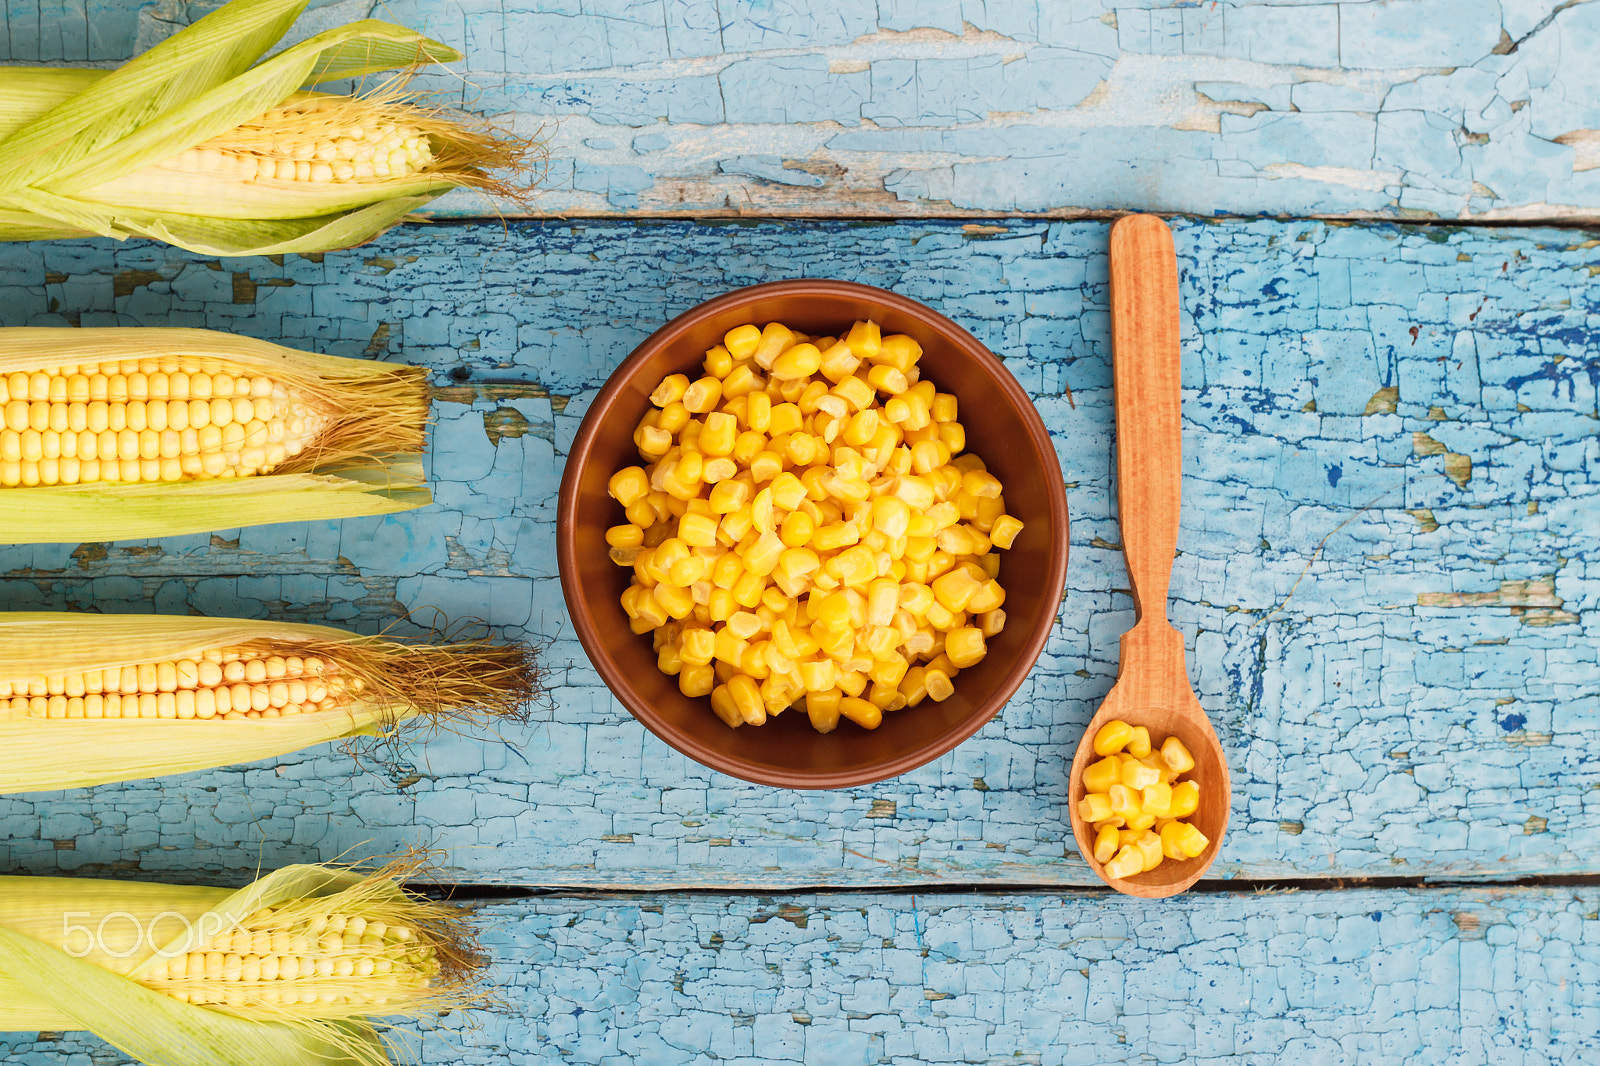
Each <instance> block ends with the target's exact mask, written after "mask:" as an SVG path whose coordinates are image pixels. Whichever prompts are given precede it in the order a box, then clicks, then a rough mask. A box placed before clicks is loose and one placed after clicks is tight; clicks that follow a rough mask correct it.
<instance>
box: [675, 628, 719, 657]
mask: <svg viewBox="0 0 1600 1066" xmlns="http://www.w3.org/2000/svg"><path fill="white" fill-rule="evenodd" d="M678 654H679V655H681V656H682V657H683V661H684V662H686V663H688V664H689V665H691V666H703V665H705V664H706V663H709V662H710V661H711V660H712V659H714V658H716V655H717V635H716V634H715V633H713V632H712V631H711V630H709V629H698V628H696V629H685V630H684V631H683V632H682V633H681V634H679V636H678Z"/></svg>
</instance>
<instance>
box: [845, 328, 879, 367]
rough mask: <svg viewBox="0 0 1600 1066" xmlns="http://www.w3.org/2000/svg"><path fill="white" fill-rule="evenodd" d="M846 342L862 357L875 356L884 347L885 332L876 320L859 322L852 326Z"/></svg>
mask: <svg viewBox="0 0 1600 1066" xmlns="http://www.w3.org/2000/svg"><path fill="white" fill-rule="evenodd" d="M844 342H845V343H846V344H848V345H849V346H850V350H851V351H852V352H854V353H855V354H856V355H857V356H858V357H860V358H862V359H871V358H873V357H875V356H876V355H877V354H878V352H879V351H880V350H881V349H882V347H883V333H882V331H881V330H880V329H879V328H878V324H877V323H876V322H871V321H868V322H857V323H855V324H854V325H852V326H851V327H850V332H849V333H847V334H846V335H845V338H844Z"/></svg>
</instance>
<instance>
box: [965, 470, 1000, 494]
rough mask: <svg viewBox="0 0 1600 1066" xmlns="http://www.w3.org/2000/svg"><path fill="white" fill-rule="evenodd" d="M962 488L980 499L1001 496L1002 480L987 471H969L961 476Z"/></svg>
mask: <svg viewBox="0 0 1600 1066" xmlns="http://www.w3.org/2000/svg"><path fill="white" fill-rule="evenodd" d="M961 488H962V489H963V491H965V492H968V493H970V494H971V495H973V496H974V497H977V498H979V499H982V498H986V497H987V498H989V499H993V498H995V497H996V496H999V495H1000V490H1001V485H1000V479H999V478H997V477H995V476H994V475H993V474H991V473H989V472H988V471H987V470H968V471H967V472H966V473H965V474H963V475H961Z"/></svg>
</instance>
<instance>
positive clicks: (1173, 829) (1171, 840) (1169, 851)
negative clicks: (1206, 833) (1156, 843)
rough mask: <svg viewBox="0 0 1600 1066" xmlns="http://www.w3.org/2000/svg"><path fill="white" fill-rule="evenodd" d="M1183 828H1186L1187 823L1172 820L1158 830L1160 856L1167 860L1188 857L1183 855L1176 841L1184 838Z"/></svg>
mask: <svg viewBox="0 0 1600 1066" xmlns="http://www.w3.org/2000/svg"><path fill="white" fill-rule="evenodd" d="M1185 828H1187V823H1185V822H1179V821H1176V820H1173V821H1169V822H1167V823H1166V824H1165V825H1163V826H1162V827H1161V828H1160V829H1159V830H1158V832H1159V833H1160V834H1161V854H1163V855H1165V856H1166V857H1167V858H1169V859H1186V858H1188V857H1189V856H1187V855H1185V854H1184V853H1183V849H1182V848H1181V847H1180V846H1179V844H1178V841H1179V840H1181V839H1182V838H1183V836H1184V832H1183V831H1184V829H1185Z"/></svg>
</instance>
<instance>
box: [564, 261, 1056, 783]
mask: <svg viewBox="0 0 1600 1066" xmlns="http://www.w3.org/2000/svg"><path fill="white" fill-rule="evenodd" d="M868 318H870V319H873V320H875V321H877V322H878V323H879V324H880V325H881V326H882V327H883V332H884V333H886V334H888V333H907V334H910V335H911V336H912V337H914V338H916V340H917V341H918V342H919V343H920V344H921V345H922V347H923V356H922V360H921V363H920V364H919V365H920V366H921V368H922V374H923V376H924V377H925V378H928V379H929V380H931V381H933V382H934V383H935V384H936V385H938V387H939V389H940V390H941V391H944V392H952V393H954V394H955V395H956V397H957V398H958V400H959V403H960V413H959V418H960V420H961V422H962V424H963V425H964V426H965V427H966V430H967V443H968V450H970V451H973V452H976V453H977V454H978V455H979V456H981V457H982V458H983V460H984V462H985V463H986V464H987V465H988V467H989V469H990V470H992V471H993V472H994V473H995V475H996V476H997V477H999V478H1000V480H1001V481H1002V482H1003V483H1004V485H1005V498H1006V505H1007V508H1008V510H1009V511H1010V513H1011V514H1013V515H1015V516H1016V517H1017V518H1020V519H1021V520H1022V521H1023V522H1024V523H1025V526H1024V528H1023V531H1022V532H1021V533H1020V534H1019V535H1018V536H1017V539H1016V543H1015V544H1014V545H1013V546H1012V548H1011V549H1010V550H1009V551H1006V552H1003V553H1002V554H1001V558H1002V560H1003V561H1002V563H1001V566H1000V583H1001V584H1002V585H1004V586H1005V589H1006V604H1005V610H1006V619H1007V620H1006V628H1005V630H1004V631H1003V632H1002V633H1001V634H1000V635H999V636H998V637H996V638H995V639H993V640H991V641H990V642H989V654H988V656H987V657H986V658H985V659H984V660H983V661H982V662H981V663H979V664H978V665H977V666H975V667H973V668H971V669H968V670H963V671H962V672H961V674H960V676H959V677H957V678H956V680H955V694H954V695H953V696H951V697H950V698H949V699H947V700H945V701H944V702H943V703H934V702H933V701H932V700H924V701H923V702H922V704H920V705H919V706H917V707H915V708H907V709H905V710H902V711H896V712H894V713H892V714H888V715H886V716H885V717H884V720H883V724H882V725H881V726H880V727H878V728H877V729H876V730H872V731H867V730H864V729H861V728H859V727H857V726H856V725H854V724H853V723H851V722H849V721H841V722H840V723H839V728H838V729H837V730H835V731H834V732H832V733H828V734H820V733H817V732H815V731H813V730H812V728H811V725H810V723H809V722H808V721H807V719H806V716H805V715H804V714H803V713H800V712H791V713H789V714H785V715H781V716H779V717H777V718H773V719H771V720H769V721H768V722H767V723H766V724H765V725H761V726H743V727H741V728H738V729H730V728H728V726H726V725H725V724H723V722H722V720H721V719H719V718H718V717H717V716H716V715H715V714H714V713H712V711H711V706H710V700H709V699H708V698H700V699H691V698H689V697H687V696H684V695H683V694H682V693H680V692H679V691H678V686H677V679H676V678H674V677H669V676H667V675H665V674H663V673H661V671H660V670H658V669H657V668H656V656H655V653H654V652H652V651H651V642H650V637H649V636H648V635H645V636H636V635H635V634H634V633H632V632H631V631H630V630H629V628H628V618H627V616H626V615H625V614H623V612H622V607H621V606H620V604H619V602H618V600H619V598H620V597H621V595H622V592H623V590H624V589H626V588H627V587H628V582H629V579H630V577H631V576H632V571H631V570H629V569H626V568H624V567H619V566H616V565H615V564H613V563H612V562H611V560H610V558H609V557H608V555H607V551H608V548H607V545H606V541H605V530H606V528H607V527H608V526H613V525H617V524H619V523H622V522H624V521H625V519H624V517H623V514H622V507H621V506H620V505H619V504H618V503H617V502H616V501H615V500H613V499H612V498H611V497H610V496H609V495H608V493H607V489H606V484H607V481H608V480H609V479H610V477H611V475H612V474H613V473H615V472H616V471H618V470H620V469H622V468H623V467H626V466H633V465H636V464H638V463H639V455H638V452H637V451H635V449H634V446H633V429H634V426H635V425H637V423H638V421H639V419H640V418H642V417H643V416H644V414H645V412H646V411H648V410H649V409H650V399H649V397H650V393H651V391H652V390H654V389H655V387H656V385H657V384H659V383H660V381H661V379H662V378H664V377H666V376H667V375H668V374H672V373H679V372H682V373H687V374H689V375H690V377H691V378H693V377H696V376H699V375H700V374H701V373H703V371H701V369H700V366H701V362H702V360H703V359H704V358H705V352H706V350H707V349H708V348H710V347H711V346H713V345H715V344H718V343H720V342H721V340H722V336H723V334H725V333H726V332H727V331H728V330H730V329H732V328H733V327H735V326H738V325H742V324H744V323H746V322H754V323H756V324H757V325H765V324H766V323H768V322H773V321H777V322H782V323H784V324H785V325H787V326H791V327H793V328H795V329H799V330H803V331H805V332H807V333H810V334H813V335H822V334H828V335H837V334H839V333H840V332H841V331H843V330H847V329H849V327H850V324H851V323H852V322H854V321H856V320H857V319H868ZM556 544H557V555H558V557H559V560H560V565H561V588H562V591H563V593H564V594H565V595H566V599H567V609H568V611H569V613H570V614H571V617H572V622H573V626H574V627H575V628H576V629H577V632H578V639H579V640H580V641H581V642H582V643H583V647H584V650H585V651H586V652H588V654H589V659H590V660H591V661H592V662H593V663H594V665H595V668H596V669H597V670H599V671H600V676H601V677H603V678H604V679H605V682H606V684H607V685H609V686H610V688H611V691H612V692H614V693H616V694H617V698H618V699H620V700H621V701H622V703H623V705H624V706H626V707H627V708H628V710H629V711H631V712H633V715H634V717H636V718H638V719H639V720H640V721H641V722H643V723H644V724H645V726H646V727H647V728H648V729H649V730H650V731H651V732H653V733H655V734H656V736H658V737H660V738H661V739H662V740H664V741H666V742H667V743H668V744H670V745H671V746H672V747H674V748H676V749H677V750H678V751H681V752H682V753H683V754H685V755H687V756H689V757H690V758H692V759H695V760H696V761H698V762H701V763H704V764H705V765H707V766H709V767H712V768H713V769H716V770H721V771H722V772H723V773H726V774H731V775H733V776H734V777H740V778H743V779H745V780H746V781H754V782H757V783H759V784H765V785H776V786H779V787H784V788H846V787H849V786H853V785H864V784H870V783H872V782H874V781H882V780H884V779H885V778H890V777H894V776H895V775H897V774H902V773H905V772H906V771H907V770H910V769H913V768H914V767H917V766H921V765H922V764H923V763H925V762H928V761H930V760H932V759H935V758H938V757H939V756H940V755H943V754H944V753H945V752H947V751H949V750H950V749H952V748H954V747H955V746H956V745H957V744H960V743H961V742H962V741H963V740H965V739H967V738H968V737H970V736H971V735H972V734H973V733H976V732H977V731H978V729H979V728H980V727H982V725H983V724H984V723H985V722H987V721H988V720H989V719H990V718H993V717H994V715H995V713H996V712H997V711H999V710H1000V708H1001V707H1003V706H1004V705H1005V702H1006V700H1008V699H1010V698H1011V695H1012V693H1014V692H1015V691H1016V690H1017V686H1018V685H1020V684H1021V683H1022V679H1023V678H1024V677H1025V676H1027V673H1028V671H1029V670H1030V669H1031V668H1032V666H1033V663H1034V660H1035V659H1037V658H1038V657H1039V652H1040V651H1041V650H1042V649H1043V648H1044V644H1045V639H1046V638H1047V637H1048V636H1049V634H1050V627H1051V625H1052V624H1054V622H1055V617H1056V610H1057V608H1058V606H1059V605H1060V602H1061V595H1062V590H1063V586H1064V584H1065V581H1066V572H1067V502H1066V492H1065V489H1064V487H1063V485H1062V481H1061V468H1060V465H1059V464H1058V462H1057V461H1056V454H1055V449H1054V448H1053V447H1052V445H1051V443H1050V437H1049V434H1048V433H1046V431H1045V428H1044V423H1043V422H1041V421H1040V419H1039V414H1038V412H1037V411H1035V410H1034V407H1033V404H1032V402H1031V401H1029V399H1028V396H1027V394H1026V393H1025V392H1023V391H1022V387H1021V386H1020V385H1018V384H1017V382H1016V379H1015V378H1013V377H1012V376H1011V374H1010V372H1008V371H1007V370H1006V369H1005V367H1004V366H1002V365H1001V363H1000V360H998V359H996V358H995V357H994V355H992V354H991V353H990V352H989V350H988V349H987V348H985V347H984V346H983V345H982V344H980V343H978V341H977V340H976V339H975V338H974V337H973V336H972V335H971V334H970V333H968V332H967V331H966V330H964V329H962V328H961V327H960V326H958V325H956V324H955V323H954V322H952V321H950V320H949V319H948V318H945V317H944V316H943V315H941V314H938V313H937V312H935V311H933V310H930V309H929V308H927V307H924V306H923V305H922V304H919V303H917V302H916V301H914V300H909V299H907V298H905V297H904V296H897V295H896V294H894V293H892V292H888V291H886V290H883V289H876V288H872V287H870V286H867V285H857V284H853V283H851V282H846V281H826V280H798V281H777V282H771V283H769V284H765V285H755V286H752V287H750V288H747V289H739V290H738V291H736V292H731V293H728V294H727V295H725V296H719V297H717V298H716V299H714V300H709V301H707V302H706V303H703V304H701V305H700V306H698V307H696V308H694V309H693V310H690V311H687V312H685V313H684V314H682V315H679V316H678V317H677V318H675V319H673V320H672V321H671V322H669V323H667V324H666V325H665V326H663V327H661V328H660V329H659V330H657V331H656V332H655V333H653V334H651V335H650V337H649V338H648V339H647V340H646V341H645V342H644V343H643V344H641V345H639V347H637V348H635V349H634V351H633V354H632V355H630V356H628V358H627V359H626V360H625V361H624V362H623V364H622V365H621V366H620V367H618V368H617V370H616V372H615V373H613V374H612V375H611V379H610V380H609V381H608V382H606V386H605V388H603V389H601V390H600V394H599V395H598V396H597V397H595V400H594V403H593V404H592V405H591V406H590V408H589V412H588V414H587V415H585V416H584V419H583V425H582V427H581V428H580V429H579V430H578V436H577V439H576V440H575V441H573V444H572V449H571V452H570V453H569V454H568V456H567V466H566V472H565V473H564V474H563V476H562V479H561V502H560V507H559V511H558V514H557V520H556Z"/></svg>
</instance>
